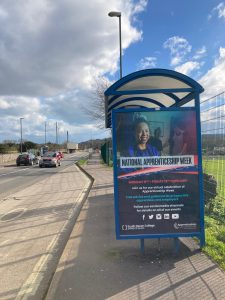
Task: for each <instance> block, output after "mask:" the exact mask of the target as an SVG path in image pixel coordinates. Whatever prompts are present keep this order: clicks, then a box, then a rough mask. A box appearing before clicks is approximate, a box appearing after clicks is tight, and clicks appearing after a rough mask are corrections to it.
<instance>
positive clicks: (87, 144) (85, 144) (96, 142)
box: [78, 138, 112, 150]
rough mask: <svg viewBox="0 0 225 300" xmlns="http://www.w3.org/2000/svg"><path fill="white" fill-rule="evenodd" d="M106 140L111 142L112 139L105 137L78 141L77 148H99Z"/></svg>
mask: <svg viewBox="0 0 225 300" xmlns="http://www.w3.org/2000/svg"><path fill="white" fill-rule="evenodd" d="M106 142H110V143H112V139H111V138H106V139H96V140H88V141H85V142H81V143H79V144H78V148H79V149H80V150H85V149H89V148H93V149H101V146H102V145H103V144H105V143H106Z"/></svg>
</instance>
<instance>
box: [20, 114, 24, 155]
mask: <svg viewBox="0 0 225 300" xmlns="http://www.w3.org/2000/svg"><path fill="white" fill-rule="evenodd" d="M23 119H24V118H20V152H21V153H22V152H23V127H22V120H23Z"/></svg>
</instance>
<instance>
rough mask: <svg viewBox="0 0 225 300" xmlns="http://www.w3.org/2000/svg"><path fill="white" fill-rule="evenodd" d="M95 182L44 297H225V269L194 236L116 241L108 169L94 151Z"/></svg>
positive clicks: (89, 168)
mask: <svg viewBox="0 0 225 300" xmlns="http://www.w3.org/2000/svg"><path fill="white" fill-rule="evenodd" d="M85 169H86V171H88V172H89V173H90V174H91V175H92V176H93V177H94V178H95V182H94V185H93V187H92V189H91V192H90V194H89V197H88V199H87V201H86V202H85V205H84V206H83V209H82V210H81V213H80V215H79V218H78V220H77V222H76V224H75V227H74V229H73V231H72V234H71V236H70V239H69V241H68V243H67V246H66V248H65V250H64V252H63V255H62V257H61V259H60V262H59V264H58V267H57V270H56V273H55V275H54V277H53V281H52V283H51V286H50V289H49V292H48V295H47V297H46V300H53V299H54V300H67V299H68V300H70V299H71V300H72V299H73V300H74V299H79V300H88V299H91V300H95V299H96V300H100V299H110V300H111V299H118V300H123V299H134V300H140V299H169V300H170V299H171V300H173V299H176V300H185V299H196V300H197V299H204V300H205V299H209V300H210V299H220V300H222V299H225V274H224V272H223V271H222V270H220V269H219V268H218V266H217V264H215V263H214V262H212V261H211V260H210V259H209V258H208V257H207V256H206V255H204V254H203V253H202V252H201V251H200V250H199V247H198V245H197V244H196V243H195V242H194V240H192V239H190V238H186V239H181V240H180V241H181V247H180V251H179V253H178V254H175V253H174V244H173V240H172V239H161V248H160V251H159V247H158V240H156V239H148V240H146V242H145V249H146V251H145V255H142V253H141V252H140V245H139V241H138V240H116V238H115V230H114V227H115V225H114V204H113V176H112V169H111V168H109V167H105V166H103V165H102V164H101V163H100V160H99V158H98V157H97V156H93V157H92V159H91V160H89V164H88V165H87V166H86V168H85Z"/></svg>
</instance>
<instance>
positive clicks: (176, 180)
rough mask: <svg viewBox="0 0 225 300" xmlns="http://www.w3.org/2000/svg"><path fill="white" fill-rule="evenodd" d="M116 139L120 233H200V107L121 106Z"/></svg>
mask: <svg viewBox="0 0 225 300" xmlns="http://www.w3.org/2000/svg"><path fill="white" fill-rule="evenodd" d="M113 139H114V141H115V143H114V168H115V169H114V181H115V207H116V231H117V237H119V238H126V237H135V236H136V237H139V238H140V237H141V236H146V237H147V236H152V235H169V234H174V235H176V234H189V233H196V232H199V231H200V191H199V165H198V134H197V126H196V112H195V111H194V110H192V109H190V108H189V109H183V108H182V109H179V110H157V111H151V110H136V111H135V110H127V111H126V110H118V111H115V112H114V113H113ZM115 162H116V164H115Z"/></svg>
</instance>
